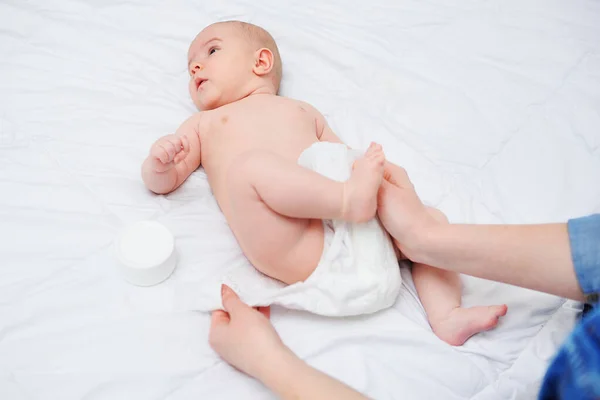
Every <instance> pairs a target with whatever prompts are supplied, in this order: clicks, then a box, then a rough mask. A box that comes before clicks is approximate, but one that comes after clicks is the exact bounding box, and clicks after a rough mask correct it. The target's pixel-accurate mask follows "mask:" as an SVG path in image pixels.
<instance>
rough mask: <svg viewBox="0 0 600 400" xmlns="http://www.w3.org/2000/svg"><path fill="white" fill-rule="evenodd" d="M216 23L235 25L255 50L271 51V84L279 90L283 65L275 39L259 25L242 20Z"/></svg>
mask: <svg viewBox="0 0 600 400" xmlns="http://www.w3.org/2000/svg"><path fill="white" fill-rule="evenodd" d="M217 24H227V25H232V26H235V27H236V28H237V29H240V31H241V32H243V34H244V37H245V38H246V39H248V41H249V42H250V44H251V45H252V46H255V47H256V50H258V49H261V48H263V47H264V48H267V49H269V50H271V52H272V53H273V70H272V71H271V77H272V79H273V85H274V87H275V91H276V92H279V85H280V84H281V78H282V76H283V66H282V62H281V55H280V54H279V48H278V47H277V43H275V39H273V36H271V34H270V33H269V32H267V31H266V30H265V29H263V28H261V27H260V26H257V25H254V24H251V23H248V22H242V21H223V22H217Z"/></svg>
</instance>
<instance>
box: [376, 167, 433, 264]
mask: <svg viewBox="0 0 600 400" xmlns="http://www.w3.org/2000/svg"><path fill="white" fill-rule="evenodd" d="M383 178H384V179H383V183H382V184H381V187H380V189H379V193H378V201H377V205H378V209H377V214H378V216H379V219H380V220H381V223H382V224H383V226H384V227H385V229H386V230H387V231H388V232H389V233H390V235H392V237H393V238H394V242H395V243H396V245H397V246H398V248H399V249H400V251H402V253H403V254H404V255H405V256H406V257H408V258H411V255H412V254H413V253H414V251H415V248H416V247H417V246H418V243H419V242H418V241H419V239H420V238H421V237H422V236H423V235H425V234H426V233H427V230H428V229H429V227H431V226H433V225H434V224H436V223H437V221H436V220H435V219H434V218H433V217H432V216H431V214H430V213H429V212H428V211H427V207H425V205H424V204H423V203H422V202H421V200H420V199H419V197H418V196H417V193H416V192H415V188H414V186H413V184H412V182H411V181H410V179H409V178H408V175H407V173H406V171H405V170H404V168H402V167H399V166H397V165H394V164H392V163H390V162H386V163H385V167H384V175H383Z"/></svg>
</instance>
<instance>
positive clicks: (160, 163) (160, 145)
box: [150, 135, 190, 172]
mask: <svg viewBox="0 0 600 400" xmlns="http://www.w3.org/2000/svg"><path fill="white" fill-rule="evenodd" d="M189 151H190V143H189V141H188V139H187V137H185V135H182V136H176V135H167V136H163V137H161V138H160V139H158V140H157V141H156V142H155V143H154V144H153V145H152V147H151V148H150V158H151V159H152V168H153V169H154V170H155V171H156V172H166V171H168V170H170V169H171V168H173V167H174V166H175V165H177V164H178V163H180V162H181V161H182V160H184V159H185V157H186V156H187V155H188V153H189Z"/></svg>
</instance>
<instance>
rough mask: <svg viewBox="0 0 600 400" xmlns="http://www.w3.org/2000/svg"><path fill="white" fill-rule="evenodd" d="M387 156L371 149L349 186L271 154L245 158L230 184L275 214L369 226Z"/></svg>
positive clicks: (356, 167)
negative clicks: (247, 187)
mask: <svg viewBox="0 0 600 400" xmlns="http://www.w3.org/2000/svg"><path fill="white" fill-rule="evenodd" d="M384 162H385V156H384V154H383V151H382V149H381V146H380V145H376V144H371V146H370V147H369V149H368V150H367V152H366V153H365V155H364V156H363V157H362V158H360V159H358V160H357V161H356V162H355V164H354V168H353V171H352V174H351V176H350V179H349V180H348V181H346V182H337V181H334V180H331V179H329V178H326V177H324V176H323V175H320V174H318V173H316V172H314V171H311V170H309V169H307V168H304V167H301V166H299V165H298V164H296V163H294V162H290V161H289V160H286V159H284V158H283V157H281V156H279V155H277V154H275V153H271V152H266V151H265V152H263V151H260V152H258V151H257V152H252V153H248V154H246V155H244V156H243V158H242V159H240V160H239V161H238V162H237V163H236V166H235V168H232V171H231V172H230V176H229V180H230V182H233V183H234V184H237V183H236V182H240V181H241V184H242V185H243V184H244V183H247V184H249V185H251V186H252V188H253V189H254V190H255V191H256V193H257V194H258V196H259V197H260V198H261V200H262V201H264V203H265V204H267V205H268V206H269V207H270V208H271V209H272V210H273V211H275V212H277V213H279V214H281V215H285V216H288V217H293V218H314V219H344V220H347V221H352V222H365V221H367V220H369V219H371V218H373V217H374V216H375V212H376V209H377V192H378V189H379V186H380V185H381V180H382V179H383V164H384Z"/></svg>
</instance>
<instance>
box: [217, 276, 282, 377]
mask: <svg viewBox="0 0 600 400" xmlns="http://www.w3.org/2000/svg"><path fill="white" fill-rule="evenodd" d="M221 296H222V298H223V307H224V308H225V311H221V310H218V311H214V312H213V313H212V318H211V325H210V332H209V338H208V341H209V343H210V346H211V347H212V348H213V349H214V350H215V351H216V352H217V353H218V354H219V355H220V356H221V358H223V359H224V360H225V361H227V362H228V363H229V364H231V365H233V366H234V367H236V368H238V369H239V370H241V371H242V372H245V373H246V374H248V375H250V376H253V377H255V378H258V379H261V378H263V377H262V376H261V375H263V374H264V373H265V367H268V366H269V365H276V364H277V361H278V360H277V359H278V358H279V357H281V355H282V353H286V352H288V351H289V350H288V349H287V347H286V346H285V345H284V344H283V342H282V341H281V339H280V338H279V335H277V332H275V329H274V328H273V326H272V325H271V322H270V321H269V317H270V308H269V307H258V308H252V307H250V306H248V305H246V304H245V303H243V302H242V301H241V300H240V298H239V297H238V296H237V294H235V292H234V291H233V290H232V289H231V288H229V287H228V286H226V285H223V286H222V287H221Z"/></svg>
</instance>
